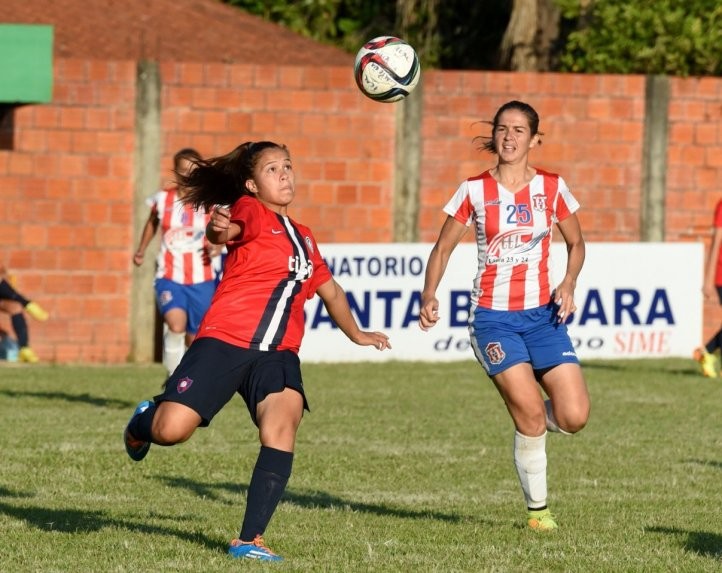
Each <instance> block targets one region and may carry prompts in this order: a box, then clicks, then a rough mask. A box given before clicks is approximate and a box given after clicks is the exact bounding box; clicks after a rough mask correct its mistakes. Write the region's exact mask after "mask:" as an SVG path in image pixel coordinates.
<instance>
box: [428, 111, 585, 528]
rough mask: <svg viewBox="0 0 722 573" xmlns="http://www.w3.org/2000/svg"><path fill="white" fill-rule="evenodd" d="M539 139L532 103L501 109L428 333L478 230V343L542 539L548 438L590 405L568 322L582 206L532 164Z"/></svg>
mask: <svg viewBox="0 0 722 573" xmlns="http://www.w3.org/2000/svg"><path fill="white" fill-rule="evenodd" d="M540 135H541V134H540V133H539V116H538V115H537V113H536V111H534V109H533V108H532V107H531V106H530V105H528V104H526V103H523V102H519V101H511V102H508V103H506V104H504V105H503V106H502V107H501V108H500V109H499V110H498V111H497V113H496V115H495V116H494V121H493V122H492V136H491V138H490V139H489V141H486V142H484V144H483V145H482V148H483V149H485V150H487V151H490V152H492V153H494V154H496V155H497V158H498V159H497V164H496V166H495V167H493V168H491V169H489V170H487V171H484V172H483V173H481V174H480V175H477V176H475V177H471V178H469V179H467V180H466V181H464V182H462V184H461V185H460V186H459V188H458V190H457V192H456V193H455V195H454V196H453V197H452V198H451V200H450V201H449V203H448V204H447V205H446V207H445V208H444V211H445V212H446V213H447V215H448V216H447V218H446V221H445V222H444V225H443V227H442V229H441V232H440V234H439V237H438V240H437V241H436V244H435V245H434V247H433V249H432V251H431V254H430V255H429V261H428V265H427V268H426V276H425V282H424V290H423V292H422V295H421V310H420V316H419V325H420V327H421V328H422V329H423V330H428V329H429V328H431V327H433V326H434V324H436V322H437V321H438V320H439V315H438V309H439V301H438V300H437V298H436V289H437V287H438V285H439V282H440V281H441V278H442V276H443V274H444V271H445V270H446V265H447V263H448V261H449V257H450V255H451V253H452V251H453V250H454V248H455V247H456V245H457V244H458V243H459V241H460V240H461V237H462V236H463V235H464V233H465V232H466V230H467V228H468V227H469V226H471V225H472V224H474V225H475V230H476V240H477V245H478V250H479V265H478V271H477V274H476V277H475V278H474V283H473V289H472V292H471V308H470V313H469V333H470V337H471V344H472V348H473V349H474V354H475V356H476V358H477V360H478V361H479V362H480V363H481V365H482V366H483V367H484V369H485V371H486V373H487V374H488V375H489V377H490V378H491V379H492V381H493V382H494V384H495V386H496V388H497V390H498V391H499V394H500V395H501V397H502V398H503V400H504V402H505V404H506V407H507V410H508V411H509V414H510V415H511V418H512V420H513V422H514V426H515V428H516V432H515V435H514V464H515V465H516V469H517V473H518V476H519V480H520V482H521V487H522V491H523V493H524V497H525V500H526V504H527V511H528V514H527V523H528V525H529V526H530V527H531V528H533V529H537V530H542V531H543V530H551V529H556V528H557V524H556V521H555V520H554V517H553V516H552V514H551V513H550V511H549V509H548V508H547V477H546V468H547V457H546V435H547V430H551V431H557V432H562V433H565V434H572V433H575V432H578V431H579V430H581V429H582V428H583V427H584V426H585V425H586V423H587V419H588V417H589V409H590V403H589V395H588V392H587V387H586V383H585V381H584V377H583V376H582V371H581V368H580V366H579V360H578V359H577V356H576V353H575V351H574V347H573V345H572V342H571V339H570V337H569V335H568V333H567V328H566V326H565V324H564V322H565V320H566V319H567V318H568V317H569V315H571V314H572V313H573V312H574V311H575V310H576V306H575V305H574V288H575V286H576V281H577V276H578V275H579V272H580V271H581V268H582V264H583V263H584V251H585V249H584V239H583V238H582V232H581V228H580V226H579V221H578V219H577V216H576V214H575V213H576V210H577V209H578V208H579V203H578V202H577V201H576V199H574V197H573V196H572V194H571V193H570V192H569V189H568V188H567V186H566V183H565V182H564V180H563V179H562V178H561V177H560V176H558V175H556V174H553V173H547V172H545V171H542V170H540V169H536V168H534V167H531V166H530V165H529V163H528V160H529V151H530V150H531V149H533V148H534V147H535V146H536V145H539V144H540V143H541V140H540ZM554 225H556V226H557V227H558V229H559V231H560V232H561V235H562V237H563V238H564V241H565V242H566V245H567V253H568V258H567V266H566V274H565V275H564V278H563V279H562V281H561V282H560V283H558V284H557V283H554V282H553V279H552V276H551V267H552V265H551V263H550V244H551V236H552V228H553V227H554ZM539 386H541V388H542V389H543V391H544V392H545V393H546V395H547V396H548V398H549V399H547V400H545V399H544V395H543V394H542V392H541V391H540V389H539Z"/></svg>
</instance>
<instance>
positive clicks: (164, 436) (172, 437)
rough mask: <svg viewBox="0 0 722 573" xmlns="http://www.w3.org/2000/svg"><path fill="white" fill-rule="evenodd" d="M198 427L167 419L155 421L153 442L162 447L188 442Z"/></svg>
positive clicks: (155, 419) (157, 417)
mask: <svg viewBox="0 0 722 573" xmlns="http://www.w3.org/2000/svg"><path fill="white" fill-rule="evenodd" d="M196 427H197V426H193V427H190V426H188V425H187V424H184V423H180V422H178V421H176V420H173V419H168V418H167V417H162V416H161V417H159V416H156V417H155V418H154V419H153V441H154V442H155V443H156V444H159V445H161V446H172V445H174V444H180V443H182V442H185V441H187V440H188V439H189V438H190V437H191V436H192V435H193V432H194V431H195V429H196Z"/></svg>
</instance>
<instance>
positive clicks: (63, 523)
mask: <svg viewBox="0 0 722 573" xmlns="http://www.w3.org/2000/svg"><path fill="white" fill-rule="evenodd" d="M3 495H4V494H3ZM11 495H12V494H11ZM0 513H3V514H5V515H7V516H10V517H13V518H15V519H17V520H18V521H24V522H26V523H27V524H28V525H30V526H32V527H35V528H36V529H39V530H41V531H59V532H63V533H80V534H83V533H92V532H95V531H100V530H102V529H105V528H121V529H127V530H128V531H132V532H133V533H151V534H156V535H168V536H173V537H177V538H179V539H183V540H184V541H189V542H191V543H196V544H198V545H202V546H205V547H207V548H208V549H211V550H213V551H220V552H223V553H225V551H226V549H227V547H228V544H227V542H226V541H225V540H224V541H221V540H218V539H212V538H210V537H207V536H206V535H203V534H202V533H196V532H193V531H187V530H184V529H178V528H175V527H163V526H159V525H149V524H147V523H142V522H138V521H132V520H126V519H118V518H115V517H108V516H107V515H105V514H104V513H103V512H101V511H83V510H79V509H49V508H46V507H37V506H32V505H30V506H29V505H18V506H15V505H11V504H8V503H2V502H0ZM151 518H153V519H159V518H162V519H167V520H168V521H172V522H174V523H177V522H178V517H177V516H171V515H166V516H161V515H158V514H153V515H152V516H151Z"/></svg>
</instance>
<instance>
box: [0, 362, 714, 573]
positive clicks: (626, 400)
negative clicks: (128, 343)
mask: <svg viewBox="0 0 722 573" xmlns="http://www.w3.org/2000/svg"><path fill="white" fill-rule="evenodd" d="M584 367H585V373H586V376H587V380H588V383H589V387H590V392H591V395H592V415H591V419H590V422H589V425H588V426H587V428H586V429H585V430H584V431H583V432H581V433H580V434H579V435H577V436H574V437H564V436H560V435H556V434H555V435H551V436H550V439H549V440H548V442H547V446H548V447H547V450H548V457H549V493H550V499H549V501H550V505H551V507H552V510H553V511H554V512H555V514H556V515H557V517H558V521H559V524H560V527H561V529H560V530H559V531H557V532H554V533H552V534H539V533H535V532H533V531H529V530H527V529H526V528H525V527H524V515H525V508H524V503H523V498H522V495H521V492H520V488H519V485H518V482H517V477H516V474H515V472H514V469H513V463H512V460H511V449H512V438H513V429H512V425H511V421H510V419H509V416H508V415H507V413H506V410H505V408H504V406H503V404H502V402H501V399H500V398H499V396H498V395H497V394H496V392H495V390H494V389H493V387H492V386H491V384H490V382H489V381H488V380H487V379H486V377H485V376H484V375H483V374H482V371H481V369H480V368H479V367H478V366H477V365H476V364H475V363H473V362H467V363H454V364H407V363H389V364H382V365H378V364H376V365H374V364H358V365H311V364H307V365H304V378H305V382H306V389H307V394H308V399H309V401H310V404H311V408H312V412H311V414H307V415H306V417H305V419H304V421H303V423H302V424H301V429H300V432H299V437H298V444H297V448H296V459H295V462H294V473H293V476H292V477H291V481H290V483H289V487H288V489H287V491H286V494H285V496H284V498H283V500H282V502H281V504H280V506H279V508H278V510H277V512H276V514H275V516H274V518H273V520H272V521H271V524H270V526H269V528H268V530H267V532H266V540H267V542H268V544H269V545H270V546H271V547H272V548H273V549H274V550H275V551H277V552H278V553H280V554H281V555H283V556H284V557H285V561H284V562H282V563H274V564H261V563H255V562H249V563H245V562H244V563H239V562H236V561H233V560H231V559H229V558H228V557H226V555H225V549H226V545H227V543H228V541H229V540H230V539H231V538H232V537H234V536H235V535H236V534H237V530H238V526H239V524H240V520H241V518H242V515H243V509H244V506H245V493H246V488H247V486H248V480H249V478H250V474H251V470H252V468H253V464H254V462H255V457H256V454H257V451H258V443H257V436H256V431H255V428H254V427H253V425H252V423H251V422H250V419H249V418H248V414H247V412H246V409H245V405H243V403H242V401H241V400H240V399H234V400H233V401H232V402H231V403H230V404H229V405H228V406H227V407H226V409H225V410H223V411H222V412H221V413H220V414H219V416H218V417H217V418H216V419H215V420H214V422H213V424H212V425H211V426H210V427H209V428H207V429H201V430H199V431H198V432H197V433H196V434H195V435H194V436H193V438H192V439H191V440H190V441H189V442H188V443H185V444H182V445H179V446H175V447H172V448H161V447H158V446H153V447H152V448H151V451H150V454H149V456H148V457H147V458H146V459H145V460H144V461H143V462H141V463H137V464H136V463H133V462H131V461H130V460H129V459H128V458H127V457H126V455H125V451H124V449H123V444H122V440H121V433H122V430H123V427H124V426H125V423H126V422H127V419H128V417H129V415H130V414H131V412H132V410H133V408H134V407H135V405H136V403H137V402H138V401H139V400H141V399H143V398H147V397H150V396H152V395H153V394H155V393H157V391H158V390H159V385H160V382H161V381H162V378H163V370H162V368H161V367H160V366H149V367H133V366H122V367H75V366H74V367H52V366H32V367H12V366H0V452H1V453H2V458H1V459H2V461H1V462H0V468H1V469H0V532H2V542H1V543H0V571H3V572H14V571H42V572H61V571H69V572H73V573H79V572H86V571H87V572H99V571H116V572H121V571H122V572H133V573H135V572H138V571H201V572H213V571H238V570H241V569H242V570H244V571H250V570H253V571H260V570H274V571H279V572H280V571H284V572H285V571H304V572H305V571H314V572H316V571H328V572H334V573H346V572H355V571H359V572H373V571H392V572H396V571H400V572H427V571H428V572H434V571H438V572H453V571H469V572H483V571H495V572H502V571H542V572H544V571H560V572H561V571H564V572H567V571H573V572H600V571H628V572H635V573H636V572H642V571H660V572H668V571H688V572H694V573H699V572H704V571H719V570H720V569H721V568H722V520H721V519H720V515H722V509H720V504H721V499H722V498H721V496H720V491H721V490H722V380H720V381H711V380H708V379H704V378H702V377H700V376H699V375H697V373H696V370H695V368H694V364H693V363H692V362H691V361H685V360H653V361H629V362H594V363H588V364H585V365H584Z"/></svg>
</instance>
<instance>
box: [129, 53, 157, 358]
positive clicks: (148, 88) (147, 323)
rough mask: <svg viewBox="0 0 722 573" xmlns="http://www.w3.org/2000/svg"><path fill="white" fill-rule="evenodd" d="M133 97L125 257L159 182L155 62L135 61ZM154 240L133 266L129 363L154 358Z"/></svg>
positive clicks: (145, 218)
mask: <svg viewBox="0 0 722 573" xmlns="http://www.w3.org/2000/svg"><path fill="white" fill-rule="evenodd" d="M136 87H137V90H136V100H135V150H134V153H133V172H134V173H133V175H134V190H133V245H132V246H131V248H130V249H129V255H128V256H129V258H130V257H132V253H133V252H134V251H135V248H136V247H137V245H138V241H139V240H140V234H141V231H142V229H143V225H144V224H145V222H146V220H147V219H148V213H149V208H148V206H147V205H146V203H145V200H146V199H147V198H148V197H149V196H151V195H152V194H153V193H154V192H155V191H156V190H157V189H158V185H159V182H160V161H161V127H160V69H159V67H158V63H157V62H152V61H147V60H143V61H140V62H138V67H137V84H136ZM157 249H158V242H157V239H156V240H155V241H153V243H151V246H150V247H149V248H148V250H147V251H146V253H145V262H144V263H143V266H142V267H136V266H135V265H133V263H132V262H131V261H129V264H130V265H131V267H132V269H133V271H132V272H133V277H132V284H131V305H130V349H131V350H130V356H129V360H130V361H131V362H152V361H153V359H154V357H155V338H156V332H155V331H156V325H155V317H156V309H155V294H154V292H153V277H154V275H155V258H156V254H157Z"/></svg>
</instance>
